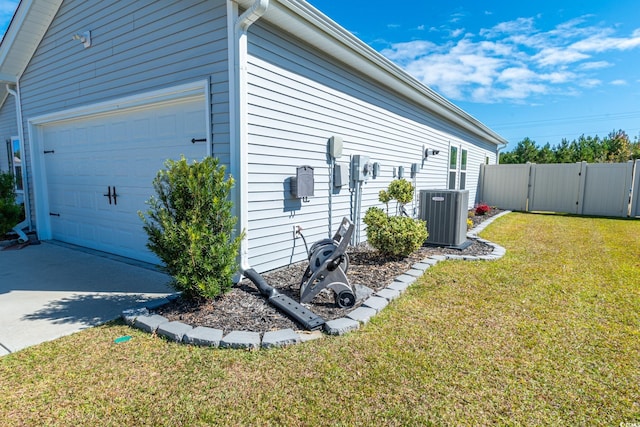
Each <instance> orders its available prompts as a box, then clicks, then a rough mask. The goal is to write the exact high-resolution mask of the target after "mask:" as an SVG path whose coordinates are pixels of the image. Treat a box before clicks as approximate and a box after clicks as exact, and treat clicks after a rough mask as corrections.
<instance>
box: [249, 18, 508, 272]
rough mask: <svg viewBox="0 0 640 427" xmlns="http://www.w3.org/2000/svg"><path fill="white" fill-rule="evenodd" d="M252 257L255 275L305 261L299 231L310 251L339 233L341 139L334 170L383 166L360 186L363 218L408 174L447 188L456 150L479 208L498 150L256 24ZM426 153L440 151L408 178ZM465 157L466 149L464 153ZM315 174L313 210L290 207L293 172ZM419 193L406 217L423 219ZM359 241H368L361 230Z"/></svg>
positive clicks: (343, 204)
mask: <svg viewBox="0 0 640 427" xmlns="http://www.w3.org/2000/svg"><path fill="white" fill-rule="evenodd" d="M249 43H250V44H249V65H248V70H249V89H248V90H249V115H250V117H249V141H250V143H249V145H250V146H249V159H248V161H249V196H248V197H249V224H250V225H249V229H250V230H249V254H250V261H251V264H252V265H253V266H254V268H256V269H257V270H259V271H265V270H269V269H272V268H276V267H280V266H282V265H286V264H287V263H289V262H296V261H300V260H303V259H305V257H306V253H305V249H304V245H303V244H302V242H301V241H300V239H297V240H294V237H293V227H294V225H301V226H302V228H303V233H304V235H305V237H306V239H307V241H308V242H309V244H311V243H312V242H314V241H316V240H319V239H321V238H326V237H328V236H330V235H332V234H333V232H334V231H335V229H336V228H337V226H338V224H339V223H340V221H341V219H342V217H344V216H346V217H350V216H352V210H353V206H354V202H353V199H354V194H355V192H354V191H353V189H352V190H351V191H350V188H349V186H348V185H347V186H345V187H342V189H340V190H339V191H338V190H337V189H331V188H330V175H329V174H330V171H331V165H330V161H329V159H328V157H327V142H328V139H329V138H330V137H331V136H333V135H339V136H342V137H343V139H344V151H343V155H342V157H341V158H339V159H338V160H337V162H338V163H341V164H344V165H346V166H347V167H348V164H349V162H350V156H351V155H357V154H360V155H366V156H369V157H370V160H371V161H372V162H379V164H380V166H381V173H380V176H379V177H378V178H377V179H370V180H368V181H367V182H366V183H365V184H364V185H363V186H362V191H361V195H362V202H361V211H360V216H359V217H362V216H364V214H365V212H366V210H367V208H369V207H370V206H381V204H380V203H379V202H378V192H379V191H380V190H382V189H385V188H387V186H388V184H389V183H390V182H391V181H392V180H393V179H394V176H393V170H394V168H396V170H397V168H398V167H399V166H403V167H404V172H405V177H406V178H407V179H409V180H411V181H413V183H414V184H415V186H416V188H417V189H418V190H420V189H427V188H432V189H434V188H435V189H444V188H446V187H447V177H448V160H449V159H448V153H449V147H450V145H456V146H459V147H461V148H463V149H466V150H468V166H467V169H468V170H467V186H466V187H467V189H469V190H470V200H471V201H473V200H475V195H476V186H477V182H478V175H479V170H480V165H481V164H483V163H485V159H486V157H490V161H492V162H495V152H496V146H495V145H494V144H491V143H488V142H483V141H481V140H479V139H477V138H475V137H473V136H471V135H469V134H468V133H466V132H464V131H462V130H460V129H458V128H457V127H456V126H455V125H453V124H451V123H449V122H446V121H444V120H443V119H441V118H439V117H436V116H434V115H432V114H430V113H429V112H428V111H425V110H423V109H420V107H418V106H416V105H415V104H412V103H411V102H409V101H407V100H405V99H403V98H401V97H400V96H398V95H397V94H395V93H392V92H389V91H387V90H385V89H384V88H383V87H381V85H380V84H375V83H374V82H372V81H370V80H369V79H368V78H367V76H366V75H362V74H361V73H359V72H358V70H354V69H350V68H349V67H348V66H347V65H345V64H341V63H336V62H334V61H332V60H331V59H329V58H328V57H326V56H323V54H322V53H321V52H317V51H315V50H313V49H312V48H309V47H307V46H305V45H304V44H303V43H302V42H300V41H299V40H296V39H295V37H294V36H292V35H290V34H283V33H282V32H280V31H279V30H276V29H274V28H272V27H269V26H267V25H265V24H263V23H261V22H260V21H258V23H257V24H255V25H254V26H253V27H252V28H251V30H250V35H249ZM423 146H424V147H427V148H432V149H436V150H439V151H440V154H439V155H436V156H431V157H429V158H428V160H427V161H426V162H425V164H424V168H422V169H421V171H420V172H418V174H417V175H416V177H415V179H412V178H411V177H410V171H411V164H412V163H418V164H419V165H422V150H423ZM458 152H460V150H459V151H458ZM302 165H309V166H312V167H313V168H314V175H315V194H314V197H311V198H310V199H309V202H303V201H300V200H299V199H294V198H293V197H292V196H291V194H290V185H289V179H290V177H292V176H295V172H296V167H297V166H302ZM417 202H418V200H417V191H416V199H415V201H414V203H413V204H412V205H411V206H409V211H410V213H411V214H413V215H414V216H417V215H418V212H417V209H418V203H417ZM357 229H358V237H357V241H364V240H366V230H365V226H364V224H363V223H360V224H359V227H358V228H357Z"/></svg>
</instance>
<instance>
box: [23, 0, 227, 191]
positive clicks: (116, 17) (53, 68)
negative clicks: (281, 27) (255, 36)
mask: <svg viewBox="0 0 640 427" xmlns="http://www.w3.org/2000/svg"><path fill="white" fill-rule="evenodd" d="M87 30H91V37H92V46H91V47H90V48H86V49H85V48H84V47H83V45H82V43H80V42H79V41H77V40H72V36H73V34H75V33H77V32H79V31H87ZM226 36H227V30H226V3H225V1H223V0H208V1H202V0H188V1H176V2H164V1H161V2H156V1H150V0H139V1H125V2H110V1H109V2H107V1H105V2H102V1H80V0H65V1H64V2H63V4H62V5H61V7H60V9H59V10H58V13H57V14H56V16H55V18H54V19H53V22H52V23H51V25H50V27H49V29H48V30H47V32H46V34H45V36H44V38H43V40H42V42H41V43H40V45H39V47H38V49H37V50H36V52H35V54H34V56H33V58H32V60H31V62H30V63H29V65H28V66H27V69H26V71H25V73H24V74H23V76H22V77H21V81H20V82H21V90H22V108H23V118H24V120H25V129H26V126H27V125H26V122H27V121H28V120H29V118H31V117H35V116H40V115H43V114H50V113H53V112H56V111H61V110H66V109H69V108H74V107H80V106H85V105H92V104H95V103H98V102H103V101H108V100H111V99H116V98H120V97H123V96H129V95H133V94H139V93H145V92H148V91H151V90H156V89H163V88H167V87H172V86H175V85H179V84H184V83H189V82H195V81H200V80H203V79H207V80H208V81H209V82H210V93H211V100H210V102H211V103H212V104H211V107H210V111H211V119H210V122H211V129H212V135H211V136H210V140H211V142H212V153H213V155H214V156H217V157H219V158H220V160H221V162H222V163H223V164H225V165H228V163H229V140H228V138H229V124H228V121H229V109H228V99H229V96H228V72H227V68H228V61H227V40H226ZM26 138H27V136H25V139H26ZM25 142H26V152H25V158H26V159H27V160H28V159H30V153H29V145H30V144H29V141H28V140H26V141H25ZM27 168H28V169H30V168H31V165H30V164H28V163H27ZM32 197H33V196H32Z"/></svg>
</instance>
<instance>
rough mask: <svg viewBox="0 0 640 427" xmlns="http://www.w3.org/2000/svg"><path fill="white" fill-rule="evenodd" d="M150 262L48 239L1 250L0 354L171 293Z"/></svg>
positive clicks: (51, 338) (70, 330)
mask: <svg viewBox="0 0 640 427" xmlns="http://www.w3.org/2000/svg"><path fill="white" fill-rule="evenodd" d="M168 282H169V277H168V276H166V275H164V274H162V273H160V272H158V271H156V270H154V269H153V267H152V266H149V265H146V264H143V263H136V262H135V261H129V260H124V259H119V258H117V257H113V256H107V255H106V254H102V253H98V252H90V251H86V250H80V249H79V248H75V247H72V246H68V245H67V246H61V245H59V244H54V243H50V242H43V243H42V244H39V245H30V246H27V247H25V248H23V249H21V250H4V251H0V356H3V355H6V354H9V353H13V352H15V351H18V350H21V349H23V348H25V347H29V346H32V345H35V344H39V343H41V342H44V341H50V340H53V339H56V338H59V337H61V336H64V335H69V334H71V333H74V332H76V331H79V330H82V329H85V328H88V327H91V326H96V325H99V324H102V323H104V322H107V321H109V320H113V319H115V318H117V317H118V316H119V315H120V313H121V312H122V310H124V309H127V308H130V307H134V306H136V305H138V304H141V303H144V302H148V301H150V300H153V299H159V298H162V297H165V296H166V295H168V294H170V293H172V292H173V291H172V290H171V289H170V288H169V287H168V286H167V284H168Z"/></svg>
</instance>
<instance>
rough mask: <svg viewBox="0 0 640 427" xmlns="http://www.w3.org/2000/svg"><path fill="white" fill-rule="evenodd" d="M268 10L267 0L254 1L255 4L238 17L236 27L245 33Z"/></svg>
mask: <svg viewBox="0 0 640 427" xmlns="http://www.w3.org/2000/svg"><path fill="white" fill-rule="evenodd" d="M268 8H269V0H256V2H255V3H254V4H253V6H251V7H250V8H249V9H247V10H246V11H245V12H244V13H243V14H242V15H240V16H239V17H238V21H237V25H238V29H239V30H240V31H243V32H244V31H247V30H248V29H249V27H250V26H251V25H252V24H253V23H254V22H256V21H257V20H258V19H260V18H261V17H262V15H264V14H265V12H266V11H267V9H268Z"/></svg>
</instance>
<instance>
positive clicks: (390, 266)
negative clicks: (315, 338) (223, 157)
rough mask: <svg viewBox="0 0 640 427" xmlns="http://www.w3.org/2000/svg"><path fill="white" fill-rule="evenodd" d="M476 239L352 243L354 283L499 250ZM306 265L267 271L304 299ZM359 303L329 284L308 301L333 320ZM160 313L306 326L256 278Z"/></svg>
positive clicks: (370, 283)
mask: <svg viewBox="0 0 640 427" xmlns="http://www.w3.org/2000/svg"><path fill="white" fill-rule="evenodd" d="M499 212H500V210H496V209H492V210H491V211H490V212H488V213H487V214H486V215H484V216H477V217H472V221H473V222H474V226H475V225H477V224H479V223H481V222H482V221H484V220H486V219H487V218H490V217H491V216H493V215H495V214H497V213H499ZM471 241H472V242H473V243H472V245H471V246H469V247H468V248H466V249H464V250H462V251H460V250H457V249H448V248H442V247H428V246H425V247H422V248H420V249H419V250H418V251H416V252H414V253H413V254H411V255H409V256H408V257H406V258H402V259H391V258H388V257H384V256H382V255H381V254H380V253H379V252H377V251H376V250H375V249H372V248H371V247H369V246H368V245H366V244H363V245H359V246H355V247H350V248H349V249H348V251H347V253H348V255H349V268H348V270H347V277H348V278H349V282H350V283H351V284H352V285H355V284H359V285H364V286H367V287H369V288H371V289H373V290H374V291H377V290H380V289H382V288H384V287H386V286H387V285H388V284H389V283H391V282H392V281H393V279H394V278H395V277H397V276H399V275H400V274H403V273H404V272H406V271H407V270H409V269H410V268H411V265H413V264H415V263H416V262H419V261H420V260H423V259H425V258H427V257H429V256H431V255H438V254H457V255H486V254H489V253H491V252H492V251H493V247H491V246H489V245H486V244H484V243H481V242H478V241H477V240H471ZM306 268H307V262H300V263H296V264H292V265H290V266H287V267H284V268H281V269H278V270H274V271H270V272H267V273H264V274H262V277H263V278H264V279H265V280H266V281H267V283H269V285H271V286H273V287H274V288H276V289H277V290H278V291H279V292H281V293H283V294H285V295H288V296H290V297H291V298H293V299H294V300H295V301H298V300H299V297H300V292H299V290H300V281H301V279H302V275H303V274H304V271H305V269H306ZM359 304H360V302H358V303H357V304H356V306H355V307H351V308H348V309H343V308H340V307H338V306H337V305H336V303H335V300H334V293H333V291H329V290H326V291H322V292H321V293H320V294H319V295H318V296H317V297H316V298H315V299H314V300H313V301H312V302H311V303H310V304H307V307H308V308H310V309H311V311H313V312H314V313H316V314H318V315H319V316H321V317H322V318H323V319H325V320H332V319H337V318H340V317H344V316H345V314H347V313H348V312H349V311H351V310H353V309H354V308H356V307H358V306H359ZM156 313H158V314H160V315H162V316H165V317H167V318H168V319H169V320H172V321H174V320H177V321H181V322H183V323H187V324H190V325H192V326H208V327H211V328H216V329H222V330H223V331H224V332H225V333H227V332H229V331H232V330H241V331H253V332H267V331H272V330H279V329H287V328H291V329H293V330H299V329H302V327H301V326H300V325H298V324H297V323H296V322H294V321H293V320H291V319H289V318H288V317H287V316H286V315H285V314H282V313H280V312H279V311H278V310H277V309H276V308H274V307H273V306H271V305H269V303H268V302H267V301H266V299H265V298H264V297H263V296H262V295H260V292H258V290H257V288H256V287H255V286H254V285H253V283H251V282H250V281H248V280H243V281H242V282H240V283H239V284H238V285H236V286H235V287H234V288H233V289H231V291H230V292H228V293H226V294H224V295H222V296H221V297H219V298H216V299H215V300H213V301H210V300H202V301H190V300H186V299H183V298H178V299H177V300H175V301H173V302H171V303H170V304H167V305H165V306H163V307H160V308H159V309H157V310H156Z"/></svg>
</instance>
